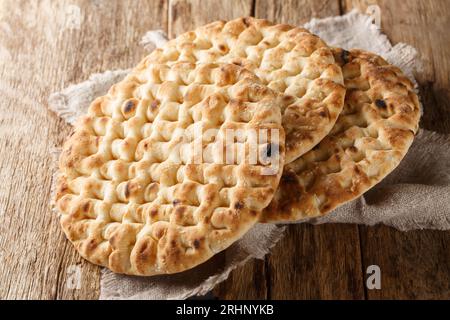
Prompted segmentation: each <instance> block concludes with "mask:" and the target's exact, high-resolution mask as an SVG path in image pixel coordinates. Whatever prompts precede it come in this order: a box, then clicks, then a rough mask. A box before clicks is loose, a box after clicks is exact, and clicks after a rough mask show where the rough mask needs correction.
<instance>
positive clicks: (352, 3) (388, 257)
mask: <svg viewBox="0 0 450 320" xmlns="http://www.w3.org/2000/svg"><path fill="white" fill-rule="evenodd" d="M368 5H378V6H379V7H380V9H381V27H382V29H383V32H385V33H386V34H387V35H388V37H389V38H390V40H391V41H392V42H393V44H395V43H397V42H406V43H408V44H411V45H413V46H414V47H416V48H417V49H418V51H419V53H420V56H421V59H422V61H423V69H422V70H420V71H418V72H416V75H415V76H416V79H417V80H418V82H419V87H420V93H421V98H422V102H423V104H424V116H423V118H422V121H421V126H422V127H424V128H427V129H430V130H436V131H440V132H446V133H448V132H450V116H449V112H450V89H449V88H450V78H449V77H448V74H449V71H450V47H449V46H448V43H449V42H450V34H449V33H448V32H447V30H449V28H450V7H449V5H448V1H445V0H428V1H419V0H410V1H395V2H393V1H385V0H383V1H379V0H346V1H345V3H344V5H343V8H344V10H345V11H349V10H351V9H352V8H357V9H358V10H360V11H362V12H365V11H366V9H367V7H368ZM361 239H362V252H363V265H364V270H365V269H366V268H367V266H369V265H372V264H375V265H379V266H380V268H381V275H382V279H381V280H382V288H381V290H368V291H367V296H368V298H369V299H385V298H387V299H391V298H396V299H448V298H449V295H450V289H449V283H450V250H449V246H448V243H449V240H450V232H449V231H446V232H439V231H431V230H423V231H414V232H406V233H404V232H400V231H397V230H395V229H392V228H388V227H385V226H379V227H376V228H370V227H361Z"/></svg>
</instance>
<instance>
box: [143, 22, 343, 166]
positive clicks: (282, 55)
mask: <svg viewBox="0 0 450 320" xmlns="http://www.w3.org/2000/svg"><path fill="white" fill-rule="evenodd" d="M179 61H187V62H192V63H198V62H225V63H234V64H237V65H240V66H243V67H245V68H247V69H248V70H250V71H252V72H254V73H255V74H256V75H257V76H258V77H259V78H260V79H261V81H262V82H263V84H265V85H267V86H268V87H269V88H271V89H274V90H276V91H278V92H281V93H283V94H284V100H283V102H282V106H281V108H282V121H283V127H284V129H285V132H286V163H290V162H292V161H293V160H295V159H296V158H298V157H299V156H301V155H302V154H304V153H305V152H307V151H309V150H310V149H311V148H312V147H314V146H315V145H316V144H317V143H318V142H319V141H320V140H322V139H323V138H324V137H325V136H326V135H327V134H328V133H329V132H330V130H331V128H332V127H333V125H334V123H335V122H336V119H337V117H338V116H339V113H340V112H341V110H342V107H343V104H344V97H345V89H344V87H343V77H342V72H341V69H340V67H339V66H338V64H337V63H336V61H335V59H334V56H333V53H332V51H331V49H330V48H329V47H328V46H327V45H326V44H325V43H324V42H323V41H322V40H321V39H320V38H319V37H317V36H315V35H313V34H311V33H310V32H309V31H308V30H306V29H303V28H298V27H294V26H290V25H286V24H273V23H271V22H269V21H267V20H263V19H255V18H240V19H235V20H232V21H228V22H225V21H217V22H213V23H210V24H208V25H205V26H202V27H199V28H197V29H196V30H194V31H190V32H186V33H184V34H182V35H180V36H178V37H177V38H175V39H173V40H171V41H169V42H168V43H167V44H166V45H165V46H164V47H162V48H160V49H157V50H155V51H154V52H153V53H151V54H150V55H149V56H148V57H147V58H146V59H144V61H143V62H142V64H143V65H144V66H145V65H147V64H149V63H154V62H158V63H167V64H169V65H170V64H172V63H176V62H179Z"/></svg>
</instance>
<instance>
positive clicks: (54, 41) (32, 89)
mask: <svg viewBox="0 0 450 320" xmlns="http://www.w3.org/2000/svg"><path fill="white" fill-rule="evenodd" d="M69 5H76V6H78V7H79V8H80V12H81V17H82V20H81V24H80V29H79V30H77V29H70V28H65V26H66V24H65V23H66V21H67V20H66V19H67V12H68V11H69V10H68V8H70V7H69ZM0 15H1V18H0V21H1V24H0V27H1V28H2V31H3V32H4V33H3V35H2V37H0V48H1V49H0V53H1V54H2V58H1V59H0V79H1V80H0V94H1V95H2V100H1V101H0V132H1V134H0V154H1V155H2V156H1V157H0V167H1V174H0V176H1V179H2V180H3V181H5V183H2V184H1V185H0V215H1V218H2V223H1V224H0V228H1V229H0V248H1V256H0V258H1V262H0V283H1V285H0V298H1V299H12V298H21V299H80V298H83V299H96V298H97V297H98V294H99V270H100V269H99V268H98V267H96V266H93V265H91V264H89V263H87V262H85V261H84V260H83V259H81V258H80V256H79V255H78V254H77V253H76V252H75V249H74V248H73V247H72V245H71V244H70V243H69V242H68V241H66V239H65V237H64V235H63V233H62V231H61V228H60V227H59V223H58V220H57V219H56V218H55V216H54V215H53V213H51V211H50V209H49V205H48V203H49V199H50V186H51V171H52V170H51V168H52V166H53V161H52V157H51V152H52V150H53V149H54V148H55V147H56V146H59V145H60V144H61V142H62V140H63V139H64V138H65V137H66V136H67V134H68V132H69V127H68V126H67V125H65V124H64V123H63V121H62V120H60V119H58V118H57V117H56V116H54V115H53V114H51V113H50V112H49V111H47V108H46V101H47V98H48V96H49V94H50V93H51V92H52V91H55V90H57V89H59V88H63V87H65V86H67V85H69V84H70V83H76V82H80V81H82V80H85V79H87V78H88V77H89V75H90V74H92V73H94V72H101V71H104V70H107V69H114V68H125V67H128V66H132V65H134V64H135V63H137V62H138V61H139V60H140V59H141V58H142V57H143V55H144V50H143V49H142V48H141V47H140V46H139V44H138V43H139V40H140V38H141V36H142V35H143V32H144V31H145V30H148V29H151V28H155V27H158V28H161V27H166V26H167V7H166V4H165V2H164V1H153V2H152V3H137V2H135V1H133V0H128V1H119V0H115V1H82V0H77V1H74V0H71V1H57V2H56V1H39V2H37V1H32V2H30V1H2V2H1V3H0ZM73 265H78V266H80V267H81V270H82V272H81V287H80V289H75V290H73V289H70V288H69V287H68V286H67V281H68V279H69V280H70V278H69V277H70V276H71V274H70V273H68V271H70V269H69V268H70V266H73Z"/></svg>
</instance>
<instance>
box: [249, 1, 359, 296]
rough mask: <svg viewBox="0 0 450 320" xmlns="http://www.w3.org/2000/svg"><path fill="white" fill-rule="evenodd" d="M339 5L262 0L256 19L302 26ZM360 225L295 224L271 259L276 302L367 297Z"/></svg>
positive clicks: (271, 292)
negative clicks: (362, 272)
mask: <svg viewBox="0 0 450 320" xmlns="http://www.w3.org/2000/svg"><path fill="white" fill-rule="evenodd" d="M339 13H340V8H339V1H332V0H327V1H309V0H301V1H291V0H288V1H285V2H283V3H279V2H275V1H270V0H256V3H255V16H256V17H258V18H266V19H269V20H272V21H276V22H281V23H290V24H294V25H301V24H303V23H305V22H307V21H309V20H311V19H312V18H313V17H317V18H323V17H327V16H334V15H339ZM358 239H359V235H358V227H357V226H351V225H345V226H344V225H333V226H331V225H330V226H310V225H295V226H289V231H288V232H287V234H286V236H285V238H284V239H283V240H282V241H280V243H279V244H277V245H276V247H275V248H274V249H273V250H272V253H271V254H270V256H269V257H268V258H267V267H268V268H267V270H266V272H267V274H268V290H269V297H270V298H272V299H321V298H323V299H330V298H337V299H338V298H342V299H364V288H363V281H362V274H361V261H360V247H359V240H358Z"/></svg>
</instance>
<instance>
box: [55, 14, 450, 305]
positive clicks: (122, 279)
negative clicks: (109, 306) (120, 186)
mask: <svg viewBox="0 0 450 320" xmlns="http://www.w3.org/2000/svg"><path fill="white" fill-rule="evenodd" d="M305 26H306V28H308V29H309V30H311V31H312V32H313V33H315V34H318V35H319V36H320V37H322V38H323V39H324V40H325V41H326V42H328V44H329V45H332V46H339V47H343V48H345V49H351V48H362V49H366V50H370V51H373V52H376V53H378V54H380V55H382V56H383V57H384V58H386V59H387V60H388V61H389V62H391V63H393V64H395V65H397V66H399V67H400V68H402V69H403V71H404V72H405V73H406V74H408V75H409V76H410V77H411V79H412V80H414V79H413V76H412V74H413V71H414V70H415V69H416V68H417V67H418V63H417V59H416V56H417V52H416V50H415V49H414V48H412V47H411V46H408V45H406V44H402V43H400V44H397V45H396V46H394V47H392V45H391V44H390V42H389V40H388V39H387V37H386V36H385V35H383V34H382V33H381V32H380V30H379V29H378V28H377V27H376V25H374V24H373V23H372V19H371V18H370V17H368V16H365V15H362V14H360V13H358V12H356V11H352V12H350V13H349V14H346V15H344V16H339V17H331V18H326V19H321V20H317V19H313V20H312V21H310V22H309V23H307V24H306V25H305ZM164 42H165V38H164V34H163V33H162V32H161V31H150V32H148V33H147V34H146V35H145V36H144V38H143V40H142V42H141V44H142V45H143V46H145V47H146V48H149V47H150V49H153V47H154V46H155V45H156V46H159V45H161V44H162V43H164ZM152 44H153V45H152ZM128 71H129V70H115V71H107V72H105V73H102V74H95V75H92V76H91V77H90V78H89V80H87V81H85V82H83V83H80V84H76V85H72V86H70V87H68V88H66V89H64V90H63V91H61V92H58V93H54V94H52V95H51V97H50V99H49V107H50V109H51V110H53V111H54V112H56V113H57V114H58V115H59V116H61V117H62V118H64V119H65V120H66V121H67V122H68V123H73V121H74V120H75V119H76V118H77V117H78V116H79V115H80V114H83V113H84V112H85V111H86V109H87V107H88V106H89V103H90V102H91V101H92V100H93V99H94V98H95V97H97V96H100V95H103V94H105V93H106V91H107V89H108V88H109V87H110V86H111V85H112V84H114V83H116V82H118V81H120V79H122V78H123V77H124V76H125V75H126V73H127V72H128ZM428 107H432V106H428ZM449 150H450V136H447V135H439V134H436V133H433V132H429V131H425V130H421V131H420V132H419V134H418V135H417V137H416V139H415V142H414V144H413V146H412V147H411V150H410V151H409V153H408V154H407V156H406V157H405V159H404V160H403V161H402V163H401V164H400V166H399V167H398V168H397V169H396V170H395V171H394V172H393V173H392V174H391V175H389V176H388V177H387V178H386V179H385V180H384V181H383V182H381V183H380V184H379V185H377V186H376V187H374V188H373V189H372V190H370V191H369V192H367V193H366V194H364V196H362V197H360V198H359V199H357V200H355V201H352V202H350V203H347V204H346V205H344V206H342V207H340V208H338V209H336V210H335V211H333V212H332V213H331V214H329V215H327V216H325V217H323V218H319V219H313V220H310V221H308V222H310V223H328V222H333V223H360V224H366V225H374V224H377V223H384V224H387V225H390V226H393V227H396V228H398V229H401V230H412V229H423V228H429V229H441V230H445V229H450V201H449V194H450V152H449ZM283 231H284V227H278V226H275V225H270V224H258V225H256V226H255V227H254V228H252V230H250V231H249V232H248V233H247V234H246V235H245V236H244V237H243V238H242V239H241V240H239V241H237V242H236V243H235V244H233V245H232V246H231V247H230V248H228V249H227V250H225V251H224V252H222V253H220V254H218V255H216V256H215V257H213V258H212V259H211V260H209V261H208V262H206V263H204V264H203V265H201V266H198V267H196V268H194V269H192V270H188V271H186V272H183V273H180V274H176V275H170V276H156V277H145V278H143V277H130V276H124V275H117V274H114V273H112V272H110V271H108V270H106V269H105V270H104V271H103V273H102V278H101V292H100V299H185V298H188V297H190V296H193V295H203V294H206V293H207V292H208V291H210V290H211V289H212V288H214V286H215V285H216V284H218V283H219V282H221V281H223V280H225V279H226V278H227V277H228V275H229V274H230V272H231V271H232V270H233V269H235V268H236V267H238V266H240V265H242V264H244V263H245V262H246V261H248V260H249V259H252V258H259V259H262V258H263V257H264V255H265V254H267V253H268V252H269V250H270V248H271V247H272V246H274V245H275V244H276V242H277V241H278V240H279V239H280V238H281V237H282V234H283Z"/></svg>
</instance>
